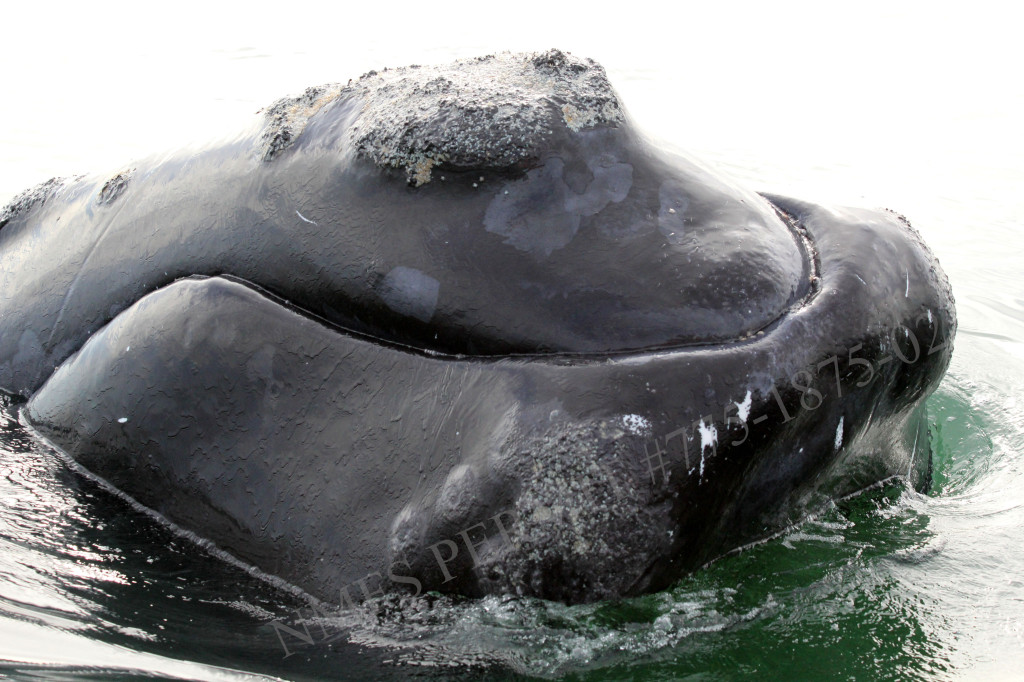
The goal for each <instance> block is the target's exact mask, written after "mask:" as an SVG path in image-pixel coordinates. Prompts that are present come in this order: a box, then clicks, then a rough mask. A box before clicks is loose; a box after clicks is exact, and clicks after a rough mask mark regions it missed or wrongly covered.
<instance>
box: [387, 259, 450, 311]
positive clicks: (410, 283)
mask: <svg viewBox="0 0 1024 682" xmlns="http://www.w3.org/2000/svg"><path fill="white" fill-rule="evenodd" d="M440 289H441V283H440V282H438V281H437V280H436V279H434V278H433V277H431V276H430V275H427V274H424V273H423V272H420V271H419V270H416V269H415V268H407V267H405V266H403V265H400V266H398V267H396V268H393V269H392V270H391V272H389V273H388V274H387V275H385V276H384V279H383V280H382V281H381V283H380V284H379V285H378V286H377V295H378V296H380V298H381V300H382V301H384V303H385V305H387V306H388V307H389V308H391V309H392V310H394V311H395V312H396V313H398V314H400V315H406V316H408V317H414V318H416V319H417V320H420V321H421V322H429V321H430V318H431V317H433V316H434V310H436V309H437V295H438V292H439V291H440Z"/></svg>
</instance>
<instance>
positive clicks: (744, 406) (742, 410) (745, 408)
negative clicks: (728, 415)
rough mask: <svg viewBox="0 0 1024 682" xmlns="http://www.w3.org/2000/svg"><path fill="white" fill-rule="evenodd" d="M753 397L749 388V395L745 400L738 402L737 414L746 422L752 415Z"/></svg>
mask: <svg viewBox="0 0 1024 682" xmlns="http://www.w3.org/2000/svg"><path fill="white" fill-rule="evenodd" d="M752 399H753V395H752V394H751V392H750V390H747V395H746V397H745V398H743V402H740V403H736V410H737V412H736V414H737V416H738V417H739V418H740V419H742V420H743V421H744V422H746V421H747V419H748V418H749V417H750V405H751V402H752Z"/></svg>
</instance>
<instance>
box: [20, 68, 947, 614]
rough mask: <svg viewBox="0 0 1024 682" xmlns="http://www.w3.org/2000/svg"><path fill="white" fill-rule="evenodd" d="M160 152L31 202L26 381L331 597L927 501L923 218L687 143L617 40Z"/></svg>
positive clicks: (446, 73) (49, 422)
mask: <svg viewBox="0 0 1024 682" xmlns="http://www.w3.org/2000/svg"><path fill="white" fill-rule="evenodd" d="M498 124H500V125H498ZM131 169H132V170H131V171H124V172H122V173H118V174H116V175H114V176H113V177H110V178H106V177H105V178H85V179H78V180H74V181H68V182H64V183H60V182H54V183H50V184H49V185H47V186H45V187H42V188H39V189H38V190H36V191H35V192H34V193H33V192H29V193H26V194H25V195H24V196H23V197H22V198H21V199H20V200H19V201H16V202H14V203H13V204H12V205H11V206H9V207H8V208H6V209H4V212H3V214H0V216H2V217H0V223H2V227H0V285H2V286H0V313H2V315H3V316H2V318H0V319H2V320H3V322H2V326H0V387H2V388H3V389H4V390H6V391H9V392H12V393H17V394H21V395H23V396H25V397H27V398H29V401H28V404H27V406H26V408H25V411H24V414H25V415H26V418H27V419H28V420H29V421H30V422H31V423H32V424H33V426H34V427H35V428H36V429H37V430H38V431H39V432H40V433H42V434H43V435H45V436H46V437H47V438H48V439H50V440H51V441H52V442H54V443H55V444H56V445H58V446H59V447H61V448H62V449H63V450H65V451H66V452H67V453H68V454H69V455H70V456H71V457H73V458H74V459H75V460H76V461H78V462H79V463H81V464H82V465H83V466H84V467H85V468H86V469H88V470H89V471H91V472H93V473H95V474H96V475H98V476H101V477H102V478H104V479H106V480H107V481H109V482H110V483H111V484H112V485H114V486H115V487H117V488H118V489H120V490H122V491H124V492H125V493H126V494H128V495H129V496H131V497H133V498H134V499H135V500H137V501H138V502H140V503H141V504H143V505H145V506H147V507H149V508H151V509H154V510H155V511H157V512H158V513H160V514H162V515H163V516H164V517H166V518H167V519H169V520H171V521H172V522H174V523H175V524H177V525H178V526H180V527H182V528H186V529H189V530H191V531H193V532H195V533H197V534H198V535H200V536H203V537H205V538H208V539H210V540H211V541H212V542H214V544H216V545H217V546H218V547H221V548H222V549H224V550H226V551H228V552H229V553H230V554H232V555H233V556H235V557H238V558H239V559H242V560H243V561H246V562H248V563H251V564H252V565H255V566H257V567H259V568H260V569H262V570H264V571H266V572H268V573H271V574H274V575H277V576H279V577H281V578H284V579H285V580H287V581H288V582H289V583H291V584H294V585H297V586H299V587H300V588H302V589H303V590H305V591H307V592H308V593H310V594H312V595H315V596H317V597H318V598H320V599H324V600H326V601H332V602H335V601H338V600H339V599H341V601H342V602H344V603H351V602H352V601H354V600H355V601H357V600H359V599H363V598H368V597H370V596H372V595H375V594H379V593H381V592H384V591H388V590H392V589H398V590H407V591H413V592H417V593H419V592H422V591H426V590H438V591H443V592H452V593H460V594H465V595H469V596H479V595H484V594H491V593H512V594H528V595H534V596H539V597H543V598H548V599H556V600H561V601H566V602H583V601H593V600H597V599H607V598H617V597H621V596H628V595H633V594H639V593H643V592H649V591H652V590H658V589H662V588H665V587H667V586H669V585H671V584H672V582H673V581H674V580H676V579H678V578H679V577H680V576H681V575H683V574H684V573H685V572H687V571H691V570H694V569H696V568H699V567H700V566H701V565H703V564H705V563H707V562H708V561H710V560H712V559H714V558H715V557H717V556H720V555H722V554H723V553H726V552H728V551H730V550H732V549H735V548H736V547H739V546H742V545H744V544H747V543H749V542H752V541H755V540H757V539H761V538H764V537H766V536H767V535H770V534H771V533H773V532H776V531H778V530H779V529H781V528H783V527H785V526H786V525H787V524H789V523H792V522H793V521H794V520H795V519H797V518H799V516H800V515H801V514H804V513H806V512H807V511H808V510H809V509H811V508H813V506H814V505H815V504H818V503H820V502H821V500H823V499H827V498H834V497H837V496H842V495H845V494H849V493H851V492H854V491H855V490H858V489H860V488H863V487H866V486H868V485H871V484H873V483H875V482H877V481H879V480H881V479H884V478H887V477H891V476H893V475H901V476H905V477H907V478H908V479H910V480H911V482H912V483H913V484H914V485H915V486H918V487H923V486H926V485H927V478H928V466H929V456H930V455H929V450H928V443H927V431H926V430H925V431H924V434H925V436H924V438H922V436H921V433H922V431H921V428H922V424H924V419H925V416H924V407H923V401H924V399H925V398H926V397H927V395H928V394H929V393H930V392H931V391H932V390H934V388H935V387H936V386H937V384H938V382H939V380H940V379H941V377H942V375H943V373H944V372H945V369H946V367H947V366H948V363H949V359H950V356H951V353H952V338H953V336H954V334H955V329H956V317H955V310H954V305H953V298H952V293H951V291H950V289H949V285H948V282H947V281H946V278H945V276H944V274H943V273H942V271H941V269H940V268H939V266H938V263H937V261H936V259H935V258H934V256H933V255H932V254H931V253H930V252H929V251H928V249H927V247H926V246H925V245H924V243H923V241H922V240H921V238H920V235H919V234H917V233H916V232H915V231H914V230H913V229H912V228H910V226H909V223H907V222H906V221H905V219H903V218H902V217H901V216H898V215H896V214H893V213H891V212H885V211H869V210H863V209H852V208H851V209H846V208H834V207H823V206H818V205H816V204H812V203H809V202H804V201H799V200H795V199H790V198H786V197H779V196H771V195H766V196H760V195H757V194H755V193H753V192H748V191H746V190H743V189H740V188H737V187H736V186H735V185H733V184H732V183H731V182H730V181H728V180H724V179H720V178H718V177H717V176H716V175H715V174H714V173H713V172H711V171H709V170H707V169H705V168H704V167H703V166H701V165H700V164H698V163H696V162H693V161H690V160H688V159H686V158H683V157H679V156H667V155H664V154H662V153H661V152H660V151H659V150H657V149H654V148H652V147H651V146H650V145H649V144H648V143H647V142H646V141H645V140H644V139H643V137H642V136H641V135H640V134H639V133H638V132H637V131H636V129H635V127H634V126H633V124H632V123H631V121H630V120H629V118H628V117H627V116H626V114H625V113H624V109H623V108H622V107H621V105H620V103H619V102H618V99H617V97H616V96H615V94H614V91H613V90H612V89H611V87H610V85H609V84H608V83H607V79H606V77H605V75H604V71H603V69H601V67H600V66H598V65H597V64H595V63H594V62H592V61H590V60H581V59H577V58H575V57H572V56H571V55H567V54H565V53H561V52H558V51H555V50H553V51H549V52H547V53H542V54H531V55H512V54H501V55H492V56H488V57H483V58H479V59H476V60H462V61H460V62H456V63H454V64H452V65H447V66H443V67H407V68H404V69H392V70H387V71H384V72H381V73H375V72H371V73H369V74H366V75H364V76H363V77H362V78H361V79H359V80H357V81H350V82H349V83H348V84H347V85H332V86H324V87H321V88H311V89H309V90H307V91H306V93H304V94H303V95H301V96H299V97H296V98H289V99H285V100H281V101H280V102H278V103H276V104H275V105H273V106H271V107H269V108H268V109H267V111H266V112H265V113H264V117H263V119H262V120H261V121H260V123H259V124H258V125H256V126H255V127H254V128H252V129H251V130H250V131H248V132H246V133H245V134H243V135H241V136H240V137H239V138H237V139H235V140H232V141H230V142H228V143H225V144H222V145H219V146H214V147H210V148H208V149H205V150H200V151H198V152H191V153H189V154H181V155H170V156H164V157H155V158H154V159H152V160H149V161H143V162H138V163H135V164H132V166H131ZM52 254H57V255H58V258H56V259H55V258H53V257H51V256H52Z"/></svg>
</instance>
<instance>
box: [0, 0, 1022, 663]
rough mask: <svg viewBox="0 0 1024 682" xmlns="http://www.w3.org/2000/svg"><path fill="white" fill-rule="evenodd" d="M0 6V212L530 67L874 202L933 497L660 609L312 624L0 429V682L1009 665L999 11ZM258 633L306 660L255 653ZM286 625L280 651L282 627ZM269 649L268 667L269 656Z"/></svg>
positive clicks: (1008, 430)
mask: <svg viewBox="0 0 1024 682" xmlns="http://www.w3.org/2000/svg"><path fill="white" fill-rule="evenodd" d="M211 5H212V4H211V3H205V4H200V3H188V2H186V3H178V4H176V5H175V6H174V9H173V11H172V10H170V9H166V10H161V11H162V12H164V13H163V14H161V15H156V14H140V13H139V12H140V10H139V9H138V7H139V6H138V5H132V4H103V5H100V6H97V5H96V4H95V3H90V4H88V5H81V6H80V7H78V8H75V9H57V8H53V7H48V8H46V9H33V8H30V7H28V6H27V4H26V6H24V7H17V8H11V9H9V10H5V13H6V14H7V15H6V17H5V28H7V29H8V30H6V31H5V38H4V51H3V54H2V56H0V60H2V62H0V64H2V68H0V84H2V86H3V97H4V105H5V106H4V107H2V108H0V123H2V125H0V149H2V150H3V152H2V153H3V157H2V158H3V159H4V164H3V167H2V168H0V202H5V201H6V200H7V199H8V198H9V197H10V196H12V195H13V194H15V193H17V192H18V191H20V190H22V189H24V188H26V187H28V186H30V185H33V184H35V183H37V182H39V181H42V180H45V179H47V178H48V177H50V176H52V175H70V174H74V173H78V172H91V171H102V170H116V169H118V168H120V167H121V166H122V165H123V164H125V163H127V162H129V161H130V160H131V159H132V158H135V157H140V156H145V155H148V154H149V153H151V152H153V151H157V150H159V149H163V148H172V147H177V146H181V145H186V144H202V143H203V142H205V141H208V140H212V139H216V138H218V137H219V136H222V135H227V134H230V133H232V132H234V131H236V130H238V129H240V128H241V127H242V126H244V125H246V124H247V123H248V122H249V121H250V120H251V116H252V115H253V113H254V112H255V111H256V110H258V109H260V108H261V107H263V106H265V105H267V104H269V103H270V102H272V101H273V100H274V99H276V98H277V97H279V96H282V95H284V94H287V93H290V92H296V91H299V90H301V89H303V88H304V87H305V86H307V85H313V84H318V83H321V82H328V81H336V80H344V79H347V78H349V77H354V76H358V75H359V74H361V73H363V72H364V71H366V70H369V69H371V68H379V67H381V66H384V65H392V66H397V65H402V64H407V63H430V62H444V61H448V60H450V59H452V58H455V57H461V56H470V55H476V54H483V53H486V52H489V51H494V50H497V49H505V48H510V49H515V50H524V49H545V48H548V47H551V46H558V47H560V48H562V49H566V50H570V51H572V52H574V53H575V54H579V55H586V56H592V57H594V58H596V59H598V60H599V61H600V62H602V63H603V64H604V65H605V66H607V67H608V69H609V74H610V76H611V78H612V81H613V83H614V84H615V86H616V87H617V88H618V90H619V92H620V94H621V95H622V98H623V100H624V101H625V103H626V105H627V106H628V107H629V109H630V112H631V114H632V115H633V117H634V118H635V119H636V120H637V121H638V122H639V124H640V125H641V126H642V127H643V128H645V129H646V130H647V131H648V132H649V134H650V135H651V136H652V137H654V138H656V139H658V140H659V141H660V143H662V144H666V145H671V146H675V147H678V148H681V149H686V150H688V151H690V152H691V153H693V154H694V155H696V156H698V157H699V158H701V159H703V160H705V161H707V162H708V163H712V164H714V165H717V166H719V167H721V168H724V169H725V170H727V171H728V172H730V173H731V174H732V175H733V176H735V177H737V178H738V179H739V180H741V181H742V182H743V183H745V184H747V185H749V186H751V187H753V188H755V189H759V190H766V191H775V192H779V193H782V194H791V195H793V196H797V197H803V198H807V199H811V200H820V201H826V202H828V201H832V202H839V203H848V204H857V205H866V206H888V207H892V208H894V209H897V210H899V211H900V212H901V213H903V214H905V215H907V216H908V217H910V218H911V220H912V221H913V222H914V224H915V226H916V227H917V228H918V229H919V230H920V231H921V232H922V233H923V234H924V236H925V238H926V240H927V241H928V243H929V244H930V246H931V247H932V248H933V250H934V251H935V252H936V254H937V255H938V257H939V259H940V260H941V262H942V265H943V267H944V269H945V270H946V272H947V274H948V275H949V277H950V280H951V282H952V285H953V289H954V293H955V294H956V297H957V308H958V313H959V318H960V330H959V334H958V337H957V340H956V351H955V353H954V357H953V363H952V366H951V368H950V370H949V374H948V376H947V378H946V380H945V381H944V382H943V384H942V386H941V387H940V388H939V391H938V392H937V394H936V395H935V396H933V397H932V398H931V399H930V401H929V408H930V411H931V415H930V421H931V429H932V434H933V441H934V444H935V448H936V452H935V456H936V475H935V486H934V488H933V490H932V491H931V492H930V493H929V494H927V495H919V494H916V493H914V492H912V491H908V490H906V489H905V488H904V487H902V486H901V485H899V484H897V483H894V484H891V485H887V486H884V487H881V488H877V489H874V490H871V491H868V492H866V493H864V494H862V495H860V496H857V497H855V498H852V499H849V500H844V501H840V502H838V503H837V504H836V505H835V506H834V507H833V508H831V509H828V510H827V511H826V512H824V513H823V514H822V515H820V516H819V517H817V518H814V519H810V520H807V521H806V522H805V523H803V524H802V525H800V526H799V527H797V528H794V529H791V531H789V532H787V533H786V534H784V535H783V536H781V537H779V538H777V539H775V540H772V541H770V542H767V543H765V544H763V545H760V546H757V547H754V548H751V549H749V550H747V551H744V552H743V553H740V554H737V555H734V556H730V557H727V558H725V559H722V560H720V561H718V562H716V563H714V564H713V565H711V566H709V567H707V568H706V569H704V570H702V571H700V572H698V573H696V574H694V575H692V576H690V577H688V578H686V579H684V580H683V581H682V582H680V584H678V585H677V586H675V587H674V588H673V589H671V590H668V591H666V592H663V593H660V594H656V595H650V596H647V597H644V598H640V599H635V600H629V601H626V602H622V603H601V604H594V605H587V606H578V607H565V606H561V605H557V604H550V603H545V602H538V601H533V600H521V599H499V598H492V599H486V600H481V601H464V602H452V601H451V600H447V599H437V600H430V601H421V602H417V603H397V602H394V601H391V600H387V601H384V602H378V603H373V604H370V605H367V606H366V607H364V608H363V609H362V610H360V611H357V612H354V613H347V614H343V615H337V614H329V613H328V614H323V615H317V614H315V613H312V612H310V611H308V610H307V609H305V607H304V602H303V601H302V600H301V599H299V598H298V597H296V596H294V595H292V594H290V593H288V592H287V591H283V590H280V589H276V588H274V587H272V586H270V585H267V584H266V583H264V582H261V581H260V580H258V579H256V578H254V577H252V576H250V575H249V574H248V573H247V572H246V571H245V570H243V569H242V568H239V567H237V566H234V565H232V564H230V563H227V562H225V561H223V560H221V559H220V558H218V556H216V555H215V554H214V553H211V552H210V551H208V550H207V549H204V548H202V547H199V546H197V545H195V544H194V543H191V542H189V541H188V540H185V539H183V538H181V537H179V536H178V535H176V534H175V533H173V532H172V531H170V530H168V529H167V528H165V527H163V526H162V525H160V524H158V523H156V522H155V521H154V520H153V519H152V518H150V517H149V516H148V515H146V514H144V513H142V512H140V511H139V510H137V509H135V508H133V507H132V506H131V505H129V504H127V503H126V502H124V501H123V500H121V499H120V498H118V497H116V496H114V495H111V494H110V493H109V492H108V491H106V490H104V489H102V488H100V487H99V486H98V485H97V484H95V483H93V482H91V481H90V480H89V479H87V478H84V477H82V476H80V475H79V474H77V473H76V472H75V471H74V470H73V469H72V468H71V467H70V466H69V465H68V464H67V463H65V462H64V461H63V460H62V459H61V458H60V457H59V456H58V455H57V454H55V453H53V452H52V451H50V450H48V449H47V448H46V447H45V446H43V445H42V444H40V443H39V442H37V441H36V440H34V439H33V438H32V437H31V436H30V434H28V433H27V432H26V431H25V430H24V429H23V428H22V427H21V426H19V424H18V423H17V407H18V406H17V404H11V403H10V402H9V401H6V402H4V403H3V406H2V408H0V676H4V675H9V676H14V677H19V678H35V677H44V678H48V679H130V678H134V677H142V676H147V677H155V678H158V679H161V678H200V679H227V680H234V679H250V678H257V679H259V678H262V677H271V678H285V679H324V678H334V679H394V678H397V679H403V678H417V679H420V678H422V677H427V678H435V677H436V678H441V679H451V678H461V679H508V678H510V677H522V678H531V677H540V678H555V677H566V678H569V679H587V680H589V679H601V680H608V679H611V680H616V679H701V680H725V679H744V678H756V679H780V680H781V679H786V680H789V679H853V680H862V679H870V680H876V679H877V680H885V679H893V680H905V679H922V680H946V679H953V680H977V679H985V680H1000V679H1015V678H1017V677H1019V676H1020V671H1022V670H1024V549H1022V548H1021V543H1020V542H1019V538H1020V537H1021V536H1022V530H1024V505H1022V503H1021V500H1024V495H1022V493H1024V471H1022V463H1024V458H1022V446H1021V443H1022V442H1024V438H1022V435H1024V416H1022V414H1021V409H1020V406H1019V405H1018V402H1017V393H1018V390H1017V389H1018V387H1019V386H1020V385H1021V380H1022V379H1024V346H1022V345H1021V343H1020V339H1021V338H1022V332H1024V277H1022V275H1021V274H1020V273H1021V265H1022V264H1024V248H1022V246H1024V244H1022V239H1021V236H1020V223H1021V218H1022V216H1024V194H1022V193H1021V192H1020V187H1022V186H1024V134H1022V132H1021V126H1020V121H1021V120H1024V83H1022V81H1021V79H1020V78H1019V76H1018V74H1017V73H1016V72H1017V67H1018V66H1019V64H1021V63H1024V59H1022V58H1024V54H1022V52H1024V50H1022V48H1021V47H1020V41H1019V40H1018V37H1017V35H1016V28H1015V27H1016V26H1018V25H1019V21H1017V18H1016V17H1014V16H1012V14H1011V12H1013V11H1014V10H1007V9H1001V8H1000V7H998V6H996V5H991V6H989V5H977V4H972V5H971V8H970V9H969V10H967V9H964V10H962V11H963V12H964V13H963V14H955V13H953V12H943V13H939V14H937V13H935V10H934V9H933V8H932V7H931V6H929V5H927V4H923V3H922V4H918V5H912V4H901V5H899V6H898V7H890V6H887V5H883V4H877V5H876V4H871V3H868V4H864V3H861V4H858V5H857V6H856V7H855V8H851V9H849V10H843V11H842V12H839V11H837V10H831V9H824V6H823V5H815V4H806V5H799V4H790V5H786V6H783V7H779V6H778V4H777V3H772V5H771V9H770V10H769V9H759V8H756V7H746V6H743V5H729V6H725V5H715V6H713V7H703V8H693V9H681V10H676V11H675V13H674V14H666V13H664V12H654V11H653V10H652V9H651V8H647V7H644V6H641V5H638V4H636V3H630V4H629V5H628V6H624V7H623V8H622V9H621V10H620V11H619V13H617V14H614V15H612V14H607V13H605V14H602V13H599V12H597V11H595V10H588V9H586V8H584V7H582V6H576V5H573V6H568V7H564V8H563V7H553V6H551V5H552V3H547V4H538V5H530V4H528V3H527V4H524V3H516V4H515V5H510V6H494V5H483V4H480V5H477V4H464V5H459V4H446V5H445V7H444V10H443V11H442V10H441V9H440V8H439V7H438V6H429V7H417V6H409V7H405V8H396V7H394V6H393V5H391V4H389V5H388V6H387V8H383V6H376V5H375V6H372V7H365V8H363V9H361V10H358V11H353V10H351V9H346V8H337V9H330V10H326V9H318V8H315V7H306V6H273V5H269V4H260V3H247V4H246V5H245V7H244V9H240V8H234V9H230V10H228V9H222V8H220V7H213V6H211ZM275 620H277V622H279V623H282V624H285V625H288V626H289V627H291V628H293V629H295V630H296V631H297V632H300V633H302V634H303V635H304V636H305V635H306V634H307V633H308V639H309V640H310V641H309V642H308V643H307V642H303V641H302V640H301V639H299V638H296V637H294V636H292V635H289V634H288V633H287V632H282V639H279V638H278V631H276V630H275V628H274V627H273V626H272V625H271V623H272V622H274V621H275ZM307 628H308V629H307ZM282 642H284V644H285V645H287V646H288V647H289V648H288V650H287V654H288V655H287V656H286V650H285V648H284V646H282Z"/></svg>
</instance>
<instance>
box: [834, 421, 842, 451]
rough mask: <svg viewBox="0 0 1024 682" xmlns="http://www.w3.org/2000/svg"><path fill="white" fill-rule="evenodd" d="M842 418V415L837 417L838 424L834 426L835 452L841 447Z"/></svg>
mask: <svg viewBox="0 0 1024 682" xmlns="http://www.w3.org/2000/svg"><path fill="white" fill-rule="evenodd" d="M843 419H844V418H843V417H840V418H839V426H838V427H836V442H835V449H836V452H839V448H841V447H843Z"/></svg>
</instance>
